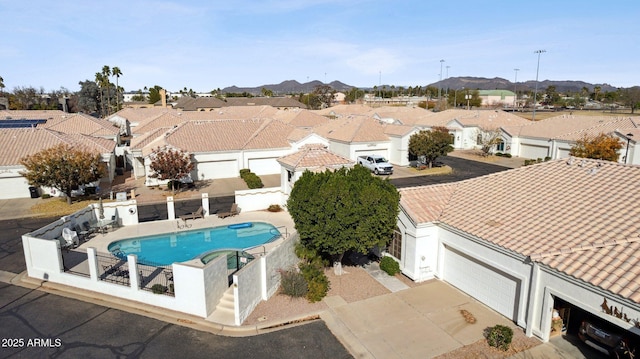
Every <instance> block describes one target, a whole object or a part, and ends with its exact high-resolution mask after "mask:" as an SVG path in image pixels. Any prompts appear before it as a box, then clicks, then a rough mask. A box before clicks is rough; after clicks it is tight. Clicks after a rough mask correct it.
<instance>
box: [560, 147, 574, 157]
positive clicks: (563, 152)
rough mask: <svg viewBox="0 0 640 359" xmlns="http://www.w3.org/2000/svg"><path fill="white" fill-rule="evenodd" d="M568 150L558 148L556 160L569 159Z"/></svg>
mask: <svg viewBox="0 0 640 359" xmlns="http://www.w3.org/2000/svg"><path fill="white" fill-rule="evenodd" d="M570 151H571V149H570V148H558V158H569V152H570Z"/></svg>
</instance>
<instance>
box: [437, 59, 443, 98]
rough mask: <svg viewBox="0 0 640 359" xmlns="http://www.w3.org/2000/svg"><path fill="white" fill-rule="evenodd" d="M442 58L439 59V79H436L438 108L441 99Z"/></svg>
mask: <svg viewBox="0 0 640 359" xmlns="http://www.w3.org/2000/svg"><path fill="white" fill-rule="evenodd" d="M443 62H444V60H440V81H438V108H440V101H441V100H442V63H443Z"/></svg>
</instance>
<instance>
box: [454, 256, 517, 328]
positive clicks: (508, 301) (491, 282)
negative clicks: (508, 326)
mask: <svg viewBox="0 0 640 359" xmlns="http://www.w3.org/2000/svg"><path fill="white" fill-rule="evenodd" d="M443 279H444V280H445V281H447V282H448V283H450V284H451V285H453V286H454V287H456V288H458V289H460V290H462V291H463V292H465V293H467V294H469V295H470V296H472V297H474V298H475V299H477V300H478V301H480V302H482V303H484V304H485V305H487V306H488V307H490V308H492V309H493V310H495V311H497V312H498V313H501V314H502V315H504V316H505V317H507V318H510V319H512V320H516V313H517V310H516V309H517V300H518V293H519V289H520V283H519V281H518V280H516V279H515V278H513V277H510V276H508V275H507V274H505V273H503V272H501V271H499V270H497V269H496V268H494V267H491V266H489V265H487V264H486V263H482V262H480V261H477V260H475V259H473V258H471V257H469V256H467V255H465V254H463V253H461V252H458V251H456V250H454V249H452V248H447V250H446V252H445V265H444V278H443Z"/></svg>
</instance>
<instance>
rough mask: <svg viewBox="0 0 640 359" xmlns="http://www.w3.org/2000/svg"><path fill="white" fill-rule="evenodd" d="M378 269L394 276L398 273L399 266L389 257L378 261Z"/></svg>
mask: <svg viewBox="0 0 640 359" xmlns="http://www.w3.org/2000/svg"><path fill="white" fill-rule="evenodd" d="M380 269H382V270H383V271H385V272H386V273H387V274H388V275H396V273H400V264H398V262H396V261H395V260H394V259H393V258H391V257H389V256H384V257H382V259H380Z"/></svg>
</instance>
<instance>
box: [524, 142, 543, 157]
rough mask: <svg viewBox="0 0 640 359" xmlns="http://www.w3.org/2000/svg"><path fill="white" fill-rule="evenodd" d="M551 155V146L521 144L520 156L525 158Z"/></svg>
mask: <svg viewBox="0 0 640 359" xmlns="http://www.w3.org/2000/svg"><path fill="white" fill-rule="evenodd" d="M548 155H549V148H548V147H545V146H536V145H526V144H522V145H520V157H523V158H533V159H535V158H545V157H547V156H548Z"/></svg>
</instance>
